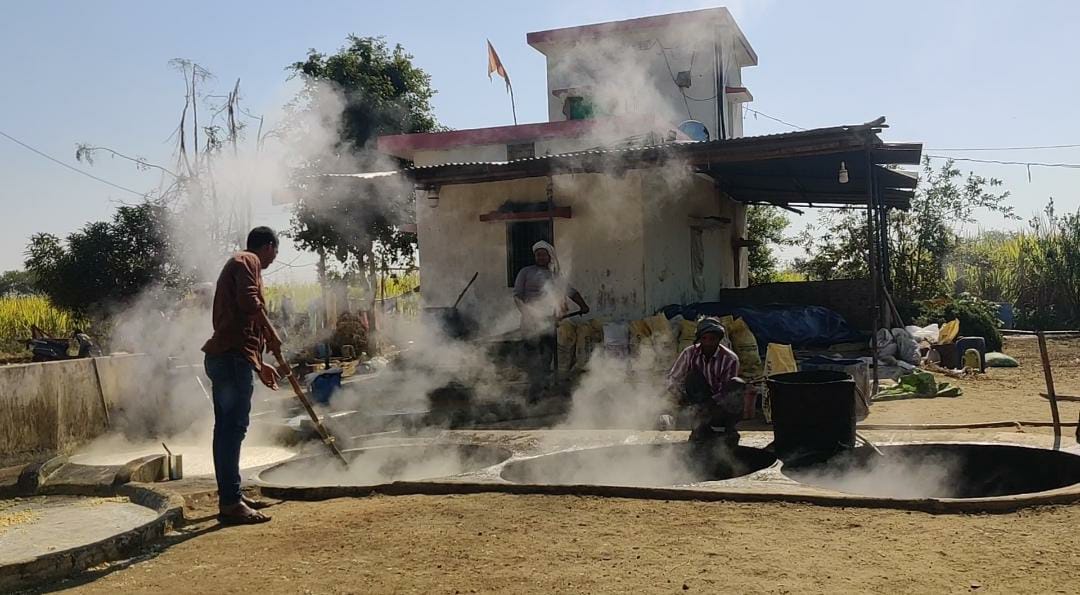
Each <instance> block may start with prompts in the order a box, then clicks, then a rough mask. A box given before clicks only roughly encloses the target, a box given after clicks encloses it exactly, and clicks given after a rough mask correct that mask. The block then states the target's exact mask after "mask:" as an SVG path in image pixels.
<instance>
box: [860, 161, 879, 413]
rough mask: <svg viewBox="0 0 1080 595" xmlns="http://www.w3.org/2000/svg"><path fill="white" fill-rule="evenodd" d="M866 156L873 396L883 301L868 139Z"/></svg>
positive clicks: (876, 387)
mask: <svg viewBox="0 0 1080 595" xmlns="http://www.w3.org/2000/svg"><path fill="white" fill-rule="evenodd" d="M864 154H865V156H866V199H867V204H866V225H867V230H866V231H867V241H868V245H867V252H868V253H869V257H870V263H869V264H870V284H871V288H872V292H873V293H872V294H871V298H870V300H871V305H870V313H871V316H870V319H871V320H872V321H873V339H872V340H871V343H870V353H871V357H872V358H873V362H872V363H871V369H872V371H873V379H874V383H873V387H872V389H871V391H870V394H871V396H872V395H875V394H877V392H878V388H879V386H880V383H881V379H880V377H879V374H878V345H877V333H878V329H880V328H881V301H880V298H881V296H880V291H879V290H878V281H879V271H878V262H877V242H876V237H875V233H874V228H875V227H876V226H875V225H874V206H875V204H876V203H877V201H876V200H875V194H876V192H875V187H874V160H873V159H872V155H871V147H870V141H869V140H867V141H866V147H865V149H864Z"/></svg>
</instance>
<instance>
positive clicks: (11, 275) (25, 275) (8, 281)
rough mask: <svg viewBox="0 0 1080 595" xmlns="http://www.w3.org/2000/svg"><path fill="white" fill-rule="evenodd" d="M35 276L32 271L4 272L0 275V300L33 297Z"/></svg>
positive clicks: (35, 289) (35, 290)
mask: <svg viewBox="0 0 1080 595" xmlns="http://www.w3.org/2000/svg"><path fill="white" fill-rule="evenodd" d="M35 293H37V288H36V287H35V286H34V274H33V273H31V272H30V271H4V272H3V273H0V298H5V297H17V296H24V295H33V294H35Z"/></svg>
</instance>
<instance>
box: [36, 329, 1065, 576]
mask: <svg viewBox="0 0 1080 595" xmlns="http://www.w3.org/2000/svg"><path fill="white" fill-rule="evenodd" d="M1005 349H1006V351H1007V352H1009V353H1010V354H1011V355H1013V356H1014V357H1017V358H1018V359H1019V360H1020V362H1021V365H1022V367H1021V368H1019V369H994V370H990V371H989V373H988V374H987V375H986V376H985V377H982V378H978V379H964V380H959V381H958V383H959V384H960V385H961V386H962V387H963V389H964V391H965V392H964V395H963V396H961V397H958V398H955V399H933V400H925V399H913V400H906V401H895V402H889V403H878V404H875V405H874V407H873V408H872V413H871V416H870V418H869V419H867V422H872V423H958V422H976V421H1005V420H1022V421H1034V420H1049V419H1050V412H1049V407H1048V404H1047V401H1046V400H1045V399H1042V398H1040V397H1039V396H1038V393H1039V392H1040V391H1042V390H1044V384H1043V379H1042V371H1041V368H1040V366H1039V356H1038V348H1037V344H1036V342H1035V341H1034V340H1013V341H1010V342H1009V343H1008V344H1007V345H1006V348H1005ZM1051 355H1052V358H1053V362H1054V372H1055V380H1056V381H1057V386H1058V392H1059V393H1066V394H1074V395H1075V394H1080V359H1077V358H1080V341H1076V340H1074V341H1060V342H1053V343H1051ZM1061 411H1062V419H1063V420H1064V421H1075V420H1076V419H1077V414H1078V413H1080V403H1063V404H1062V407H1061ZM1026 431H1046V432H1048V431H1049V430H1048V429H1046V430H1031V429H1029V430H1026ZM1072 435H1073V429H1072V428H1068V429H1066V431H1065V441H1064V444H1065V445H1066V446H1068V445H1072V444H1073V442H1072V440H1071V436H1072ZM213 512H214V511H213V509H212V508H208V507H206V506H205V505H203V506H202V507H200V508H198V509H193V510H189V511H188V514H189V517H192V516H194V517H196V519H197V520H196V521H195V522H193V523H192V524H189V525H188V526H187V527H185V528H184V529H182V530H181V531H179V532H177V533H176V534H174V535H172V536H171V537H170V538H169V540H168V541H167V542H166V543H165V544H163V545H162V546H159V547H158V548H156V549H155V550H154V551H153V552H151V553H149V554H147V555H145V556H143V557H140V558H138V559H135V560H131V561H128V562H124V563H119V564H114V565H111V566H106V567H102V568H99V569H96V570H93V571H91V572H88V573H87V574H85V575H84V576H82V577H79V578H77V579H74V580H72V581H68V582H67V583H63V584H61V585H57V586H55V587H54V588H60V589H62V590H70V591H71V592H80V593H83V592H84V593H117V592H124V593H152V592H170V593H173V592H175V593H197V592H206V591H209V590H214V591H219V592H226V593H236V592H247V591H256V590H258V591H262V592H268V593H492V592H495V593H552V592H554V593H586V592H587V593H593V592H595V593H625V592H633V593H677V592H685V591H691V592H693V591H696V592H710V593H716V592H737V593H790V592H828V593H860V592H890V593H957V592H976V593H981V592H988V593H989V592H994V593H1055V592H1058V593H1076V592H1077V585H1080V533H1078V531H1077V527H1080V505H1074V506H1064V507H1045V508H1037V509H1031V510H1025V511H1020V512H1017V513H1011V514H1001V515H930V514H925V513H917V512H902V511H891V510H866V509H856V508H827V507H818V506H811V505H795V504H779V503H777V504H740V503H730V502H727V503H725V502H718V503H700V502H662V501H637V500H624V499H601V498H588V497H554V496H513V495H505V494H499V495H496V494H490V495H472V496H450V497H446V496H443V497H434V496H399V497H372V498H362V499H341V500H332V501H327V502H317V503H310V502H285V503H281V504H278V505H276V506H274V507H272V508H271V509H270V510H269V511H268V512H269V513H270V514H272V515H273V516H274V520H273V521H272V522H271V523H269V524H266V525H260V526H254V527H241V528H227V529H222V528H220V527H219V526H218V525H216V523H215V522H214V520H213Z"/></svg>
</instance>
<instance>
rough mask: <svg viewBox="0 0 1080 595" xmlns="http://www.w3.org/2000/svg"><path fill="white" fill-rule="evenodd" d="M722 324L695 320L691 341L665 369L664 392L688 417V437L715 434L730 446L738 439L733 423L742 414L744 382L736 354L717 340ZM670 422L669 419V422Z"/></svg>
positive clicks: (707, 320)
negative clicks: (689, 429) (669, 367)
mask: <svg viewBox="0 0 1080 595" xmlns="http://www.w3.org/2000/svg"><path fill="white" fill-rule="evenodd" d="M723 339H724V327H723V326H722V325H721V324H720V321H719V320H717V319H715V318H704V319H702V320H701V321H700V322H698V326H697V332H696V333H695V334H694V344H693V345H691V346H689V347H687V348H686V349H684V350H683V352H682V353H680V354H679V357H678V358H677V359H676V360H675V364H674V365H672V366H671V371H670V372H668V392H669V393H670V394H671V395H672V397H673V398H674V401H675V405H676V406H677V408H678V410H679V415H678V417H679V418H683V419H685V418H689V421H690V424H691V427H692V428H693V431H692V432H691V433H690V440H691V441H700V440H707V439H712V438H719V437H720V436H721V432H722V435H723V438H724V441H725V442H727V443H729V444H730V445H732V446H734V445H735V444H738V442H739V434H738V432H736V431H735V424H736V423H738V422H739V420H741V419H742V416H743V394H744V393H745V392H746V383H745V382H743V380H742V379H740V378H739V358H738V356H737V355H735V352H734V351H732V350H731V349H729V348H727V347H725V346H724V345H722V344H721V341H723ZM669 423H670V422H669Z"/></svg>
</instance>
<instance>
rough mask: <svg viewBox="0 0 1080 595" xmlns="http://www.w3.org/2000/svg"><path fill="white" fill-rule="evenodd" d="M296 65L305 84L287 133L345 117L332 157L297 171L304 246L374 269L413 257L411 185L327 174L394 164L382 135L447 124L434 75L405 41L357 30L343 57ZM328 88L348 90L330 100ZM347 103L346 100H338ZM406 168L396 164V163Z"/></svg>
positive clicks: (312, 54)
mask: <svg viewBox="0 0 1080 595" xmlns="http://www.w3.org/2000/svg"><path fill="white" fill-rule="evenodd" d="M289 69H290V70H291V71H292V72H293V73H295V74H296V75H297V76H301V77H302V78H303V81H304V87H303V89H302V90H301V92H300V94H299V95H298V97H297V98H296V100H295V101H294V102H293V105H292V108H293V114H292V115H293V117H292V118H291V123H289V124H287V126H286V132H285V134H294V135H295V134H299V135H303V134H304V132H305V130H304V129H303V124H302V123H303V122H311V121H312V118H313V117H314V118H315V119H316V120H321V121H323V122H325V121H327V120H331V121H332V120H335V119H337V118H340V124H339V126H338V138H337V139H336V141H335V142H334V143H333V146H332V147H331V148H330V151H328V152H327V153H328V156H326V157H321V158H316V159H314V160H312V161H311V162H309V163H306V164H303V165H302V166H301V167H300V168H298V170H297V171H296V172H295V175H294V180H295V186H296V188H295V190H296V194H297V196H298V198H299V200H298V202H297V206H296V208H295V211H294V215H293V222H292V228H291V235H292V236H293V238H294V239H295V240H296V241H297V243H299V244H300V245H301V246H303V247H304V248H307V249H309V250H313V251H316V252H319V253H321V254H327V255H330V256H333V257H335V258H336V259H337V260H338V261H340V262H341V263H342V264H344V265H346V266H347V267H350V266H351V267H355V268H357V269H359V270H362V271H365V272H368V273H370V272H372V271H373V270H374V268H375V265H376V261H377V260H380V261H382V260H389V261H391V262H393V261H396V260H402V259H411V257H412V255H413V253H414V250H415V244H414V242H413V238H412V236H411V235H408V234H403V233H402V232H401V231H400V227H401V226H402V225H404V224H407V223H413V222H414V221H415V212H414V208H413V203H412V197H411V188H409V187H407V186H405V185H400V186H398V187H396V188H392V187H389V186H387V185H386V184H375V183H367V184H362V183H359V182H357V181H356V180H353V179H348V178H345V179H342V178H327V177H323V176H320V175H319V174H324V173H333V172H335V171H337V170H338V169H339V168H348V169H349V170H350V171H357V170H358V169H361V170H367V169H372V170H373V169H387V167H388V164H387V161H386V160H385V158H382V159H381V158H379V157H378V156H377V155H376V154H375V152H374V151H373V150H372V147H371V145H372V143H373V141H374V140H375V139H376V138H377V137H378V136H380V135H386V134H401V133H413V132H431V131H434V130H439V129H441V128H440V127H439V125H438V122H437V121H436V120H435V116H434V113H433V111H432V108H431V98H432V96H433V95H434V94H435V91H434V90H433V89H432V88H431V77H430V76H428V74H426V73H425V72H424V71H423V70H421V69H420V68H417V67H416V66H415V65H414V64H413V62H412V56H411V55H409V54H408V53H407V52H406V51H405V50H404V48H402V47H401V46H400V45H395V46H394V47H393V48H391V47H390V46H389V45H388V44H387V42H386V41H385V40H384V39H383V38H381V37H357V36H355V35H351V36H349V38H348V43H347V44H346V45H345V47H343V48H342V49H341V50H339V51H338V52H337V53H335V54H329V55H328V54H323V53H321V52H318V51H316V50H310V51H309V52H308V56H307V59H306V60H304V61H302V62H296V63H295V64H292V65H291V66H290V67H289ZM327 85H329V87H330V88H331V89H332V90H333V91H335V92H336V94H340V99H339V97H337V96H335V97H333V98H327V97H326V95H327V93H326V89H327ZM340 100H343V104H337V103H336V102H338V101H340ZM400 165H403V164H402V163H400V162H396V161H394V162H392V163H390V164H389V166H390V167H398V166H400Z"/></svg>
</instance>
